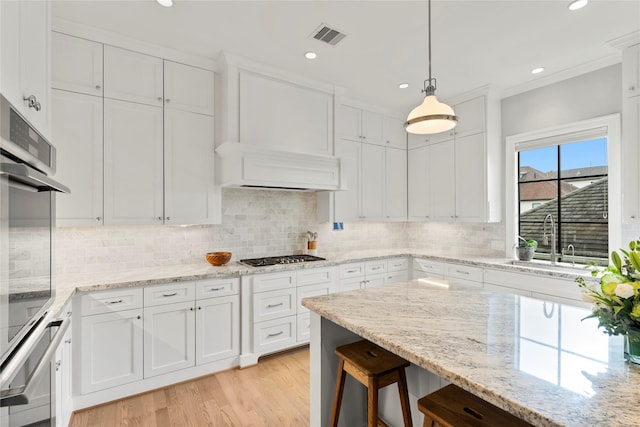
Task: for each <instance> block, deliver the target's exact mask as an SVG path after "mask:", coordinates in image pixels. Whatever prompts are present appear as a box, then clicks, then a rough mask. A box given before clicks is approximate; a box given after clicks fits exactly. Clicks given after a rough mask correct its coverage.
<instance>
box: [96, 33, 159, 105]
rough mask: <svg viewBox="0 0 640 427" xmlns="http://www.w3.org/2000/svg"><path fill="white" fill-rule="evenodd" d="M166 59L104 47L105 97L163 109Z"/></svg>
mask: <svg viewBox="0 0 640 427" xmlns="http://www.w3.org/2000/svg"><path fill="white" fill-rule="evenodd" d="M162 68H163V64H162V59H160V58H156V57H155V56H149V55H144V54H142V53H138V52H133V51H130V50H126V49H120V48H117V47H114V46H108V45H107V46H105V47H104V96H105V98H112V99H120V100H123V101H130V102H137V103H139V104H147V105H154V106H158V107H161V106H162V105H163V101H164V98H163V77H162V75H163V73H162Z"/></svg>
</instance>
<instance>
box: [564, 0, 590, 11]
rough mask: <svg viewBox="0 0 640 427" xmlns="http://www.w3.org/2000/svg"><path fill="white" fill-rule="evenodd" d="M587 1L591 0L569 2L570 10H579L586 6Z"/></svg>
mask: <svg viewBox="0 0 640 427" xmlns="http://www.w3.org/2000/svg"><path fill="white" fill-rule="evenodd" d="M587 3H589V0H573V1H572V2H571V3H569V6H568V7H569V10H578V9H582V8H583V7H585V6H586V5H587Z"/></svg>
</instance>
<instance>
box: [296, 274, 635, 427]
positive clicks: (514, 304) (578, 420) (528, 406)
mask: <svg viewBox="0 0 640 427" xmlns="http://www.w3.org/2000/svg"><path fill="white" fill-rule="evenodd" d="M435 282H437V281H435ZM302 304H303V305H304V306H305V307H307V308H309V309H310V310H312V311H314V312H316V313H318V314H319V315H321V316H323V317H325V318H327V319H329V320H331V321H332V322H334V323H336V324H338V325H340V326H342V327H344V328H346V329H348V330H350V331H352V332H354V333H355V334H357V335H360V336H362V337H364V338H366V339H369V340H370V341H373V342H375V343H376V344H378V345H380V346H382V347H384V348H386V349H388V350H390V351H392V352H393V353H396V354H398V355H399V356H401V357H404V358H405V359H407V360H409V361H410V362H412V363H413V364H415V365H418V366H420V367H422V368H424V369H426V370H428V371H430V372H433V373H435V374H436V375H439V376H441V377H443V378H445V379H446V380H448V381H450V382H452V383H454V384H456V385H458V386H460V387H462V388H464V389H466V390H468V391H470V392H472V393H474V394H476V395H478V396H479V397H481V398H483V399H485V400H487V401H489V402H491V403H493V404H495V405H497V406H499V407H501V408H503V409H505V410H507V411H509V412H511V413H512V414H514V415H516V416H519V417H521V418H523V419H525V420H527V421H528V422H530V423H532V424H534V425H537V426H599V427H604V426H632V425H640V412H638V410H637V403H638V396H637V390H638V389H639V387H640V365H634V364H631V363H628V362H625V360H624V359H623V343H622V338H621V337H608V336H607V335H605V334H603V333H602V332H601V331H600V330H598V328H597V320H595V319H588V320H585V321H581V319H582V318H584V317H585V316H587V315H588V314H589V313H590V312H589V311H588V310H586V309H583V308H578V307H574V306H568V305H562V304H557V303H556V304H553V303H545V302H544V301H541V300H536V299H532V298H528V297H521V296H517V295H511V294H503V293H493V292H487V291H483V290H481V289H478V288H470V287H462V286H455V285H453V286H450V287H447V286H446V285H439V286H438V285H435V284H429V282H428V281H425V280H415V281H411V282H407V283H398V284H392V285H385V286H380V287H374V288H369V289H362V290H357V291H350V292H341V293H336V294H330V295H323V296H318V297H312V298H307V299H304V300H303V302H302Z"/></svg>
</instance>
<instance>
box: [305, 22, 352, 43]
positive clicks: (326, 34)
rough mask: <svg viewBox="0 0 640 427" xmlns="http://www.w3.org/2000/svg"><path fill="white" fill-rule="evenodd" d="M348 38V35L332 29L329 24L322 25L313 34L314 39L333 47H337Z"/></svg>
mask: <svg viewBox="0 0 640 427" xmlns="http://www.w3.org/2000/svg"><path fill="white" fill-rule="evenodd" d="M346 36H347V35H346V34H344V33H342V32H340V31H338V30H336V29H335V28H331V27H330V26H328V25H327V24H322V25H320V26H319V27H318V28H317V29H316V30H315V31H314V32H313V33H312V34H311V37H313V38H314V39H316V40H320V41H321V42H325V43H327V44H330V45H331V46H335V45H337V44H338V43H339V42H340V41H341V40H342V39H344V38H345V37H346Z"/></svg>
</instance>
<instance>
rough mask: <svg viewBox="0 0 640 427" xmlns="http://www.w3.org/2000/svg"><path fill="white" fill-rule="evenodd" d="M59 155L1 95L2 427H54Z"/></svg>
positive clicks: (60, 331)
mask: <svg viewBox="0 0 640 427" xmlns="http://www.w3.org/2000/svg"><path fill="white" fill-rule="evenodd" d="M53 173H55V148H54V147H53V146H52V145H51V144H50V143H49V142H48V141H47V140H46V139H45V138H43V137H42V135H41V134H40V133H39V132H38V131H37V130H36V129H35V128H34V127H33V126H31V125H30V124H29V122H28V121H27V120H26V119H25V118H24V117H22V116H21V115H20V113H18V112H17V110H16V109H14V108H13V107H12V105H11V104H10V103H9V102H8V101H7V100H6V99H5V98H4V97H3V96H2V95H0V426H2V427H5V426H8V427H14V426H15V427H21V426H54V425H55V382H54V378H55V372H54V369H52V359H53V356H54V354H55V351H56V348H57V346H58V344H59V342H60V340H61V339H62V337H63V335H64V331H65V329H66V328H67V327H68V320H67V319H65V320H56V319H54V318H53V317H52V313H51V312H50V308H51V305H52V303H53V301H54V298H55V286H54V281H53V270H54V268H53V262H52V259H53V234H54V225H55V224H54V223H55V197H56V193H58V192H68V189H67V188H66V187H65V186H64V185H62V184H59V183H57V182H56V181H54V180H53V179H52V178H51V177H50V175H52V174H53Z"/></svg>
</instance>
